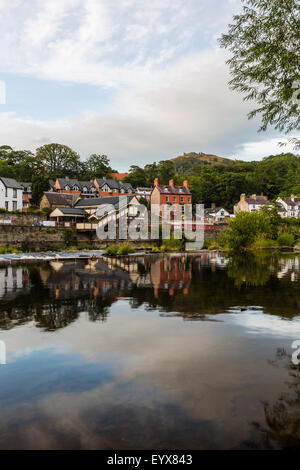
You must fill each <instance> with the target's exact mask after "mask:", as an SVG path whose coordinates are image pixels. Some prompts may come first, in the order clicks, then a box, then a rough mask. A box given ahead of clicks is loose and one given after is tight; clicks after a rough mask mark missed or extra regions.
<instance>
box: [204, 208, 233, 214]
mask: <svg viewBox="0 0 300 470" xmlns="http://www.w3.org/2000/svg"><path fill="white" fill-rule="evenodd" d="M220 211H225V212H227V213H228V211H227V210H226V209H224V207H210V208H209V207H207V208H206V209H204V213H205V214H217V213H218V212H220Z"/></svg>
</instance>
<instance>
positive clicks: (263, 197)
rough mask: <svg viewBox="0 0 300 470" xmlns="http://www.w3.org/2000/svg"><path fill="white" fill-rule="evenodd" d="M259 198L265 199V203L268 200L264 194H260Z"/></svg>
mask: <svg viewBox="0 0 300 470" xmlns="http://www.w3.org/2000/svg"><path fill="white" fill-rule="evenodd" d="M261 196H262V197H263V198H264V199H265V201H267V200H268V196H265V195H264V193H261Z"/></svg>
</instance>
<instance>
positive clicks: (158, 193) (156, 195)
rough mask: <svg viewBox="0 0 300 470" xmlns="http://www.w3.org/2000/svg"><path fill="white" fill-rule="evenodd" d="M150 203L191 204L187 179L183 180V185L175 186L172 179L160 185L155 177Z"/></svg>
mask: <svg viewBox="0 0 300 470" xmlns="http://www.w3.org/2000/svg"><path fill="white" fill-rule="evenodd" d="M151 204H170V205H172V204H180V205H183V204H192V194H191V192H190V190H189V185H188V181H187V180H185V181H184V182H183V186H175V185H174V181H173V180H170V181H169V184H168V185H162V184H159V182H158V178H155V180H154V189H153V191H152V194H151Z"/></svg>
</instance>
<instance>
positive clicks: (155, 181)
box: [154, 178, 158, 186]
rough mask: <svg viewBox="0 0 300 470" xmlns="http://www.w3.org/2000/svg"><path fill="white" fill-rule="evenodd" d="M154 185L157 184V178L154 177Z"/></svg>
mask: <svg viewBox="0 0 300 470" xmlns="http://www.w3.org/2000/svg"><path fill="white" fill-rule="evenodd" d="M154 186H158V178H155V180H154Z"/></svg>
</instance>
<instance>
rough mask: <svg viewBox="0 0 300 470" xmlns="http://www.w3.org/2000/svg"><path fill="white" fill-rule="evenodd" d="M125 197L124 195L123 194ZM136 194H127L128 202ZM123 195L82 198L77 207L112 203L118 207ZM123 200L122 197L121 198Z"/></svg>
mask: <svg viewBox="0 0 300 470" xmlns="http://www.w3.org/2000/svg"><path fill="white" fill-rule="evenodd" d="M123 197H124V196H123ZM133 197H134V196H127V202H130V201H131V199H132V198H133ZM120 198H122V196H108V197H94V198H90V199H80V200H79V201H78V202H77V203H76V207H93V206H95V207H97V206H102V205H108V204H112V205H113V206H115V207H117V206H118V204H119V200H120ZM121 200H122V199H121Z"/></svg>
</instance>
